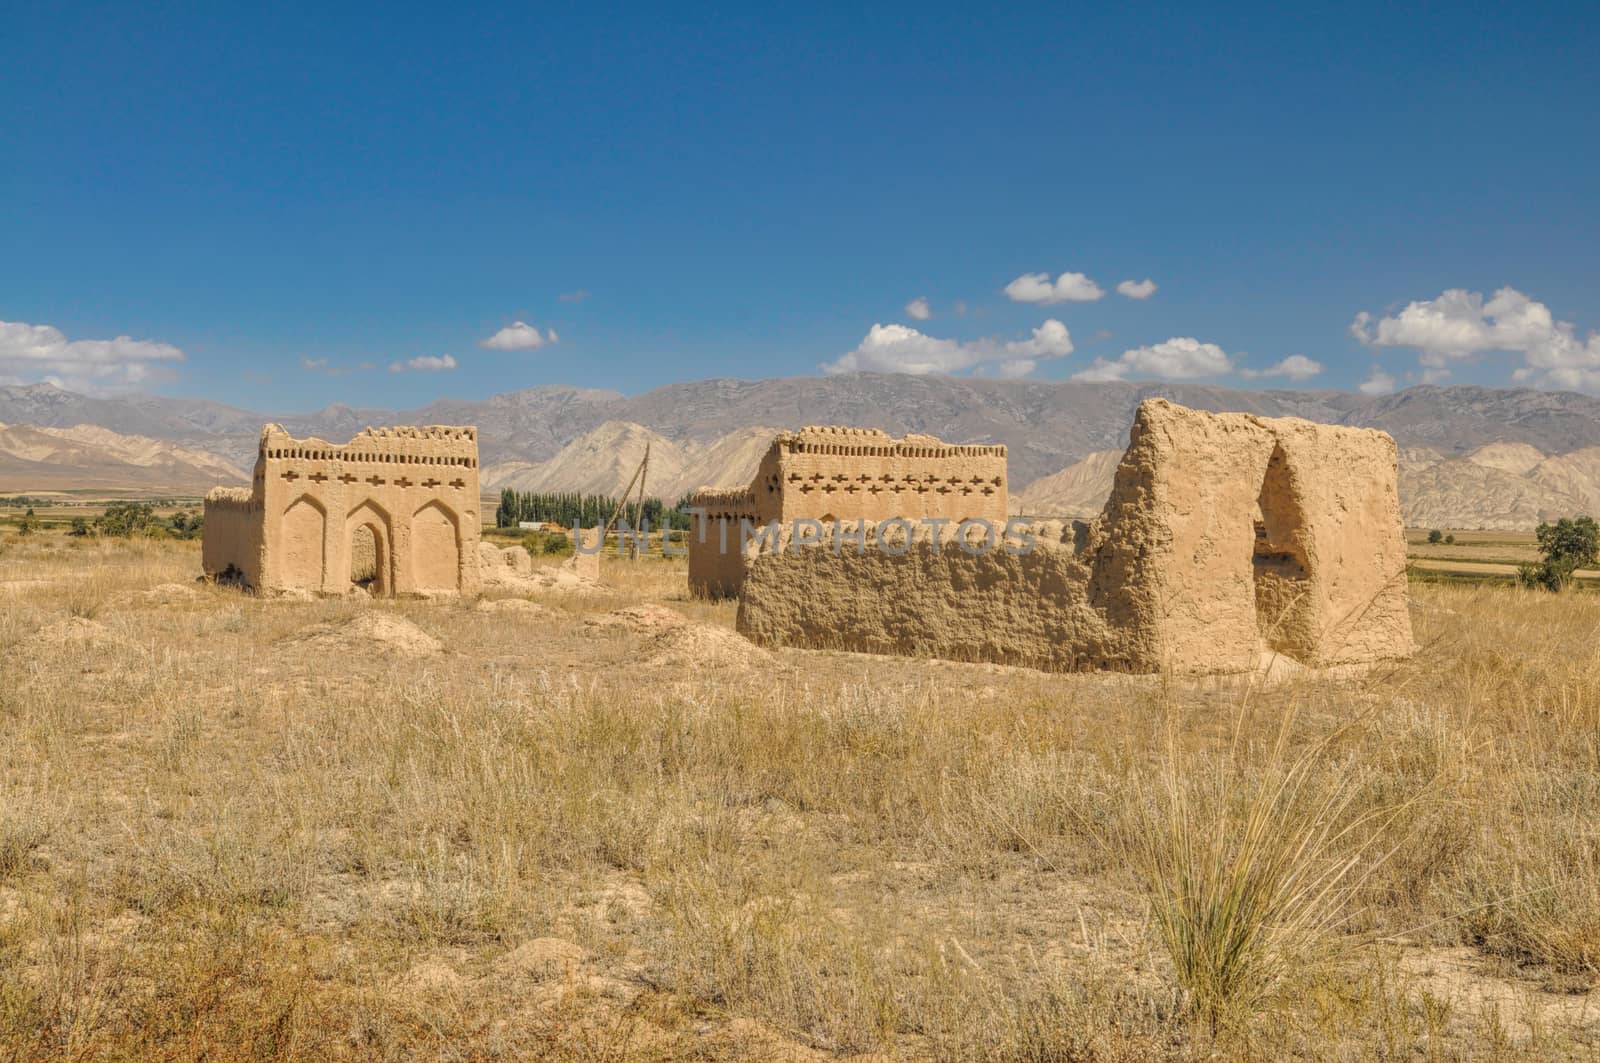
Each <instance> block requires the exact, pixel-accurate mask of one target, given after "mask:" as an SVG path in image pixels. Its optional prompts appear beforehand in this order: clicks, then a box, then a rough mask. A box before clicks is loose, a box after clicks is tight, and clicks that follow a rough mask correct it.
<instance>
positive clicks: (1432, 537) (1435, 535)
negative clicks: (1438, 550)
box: [1428, 528, 1444, 544]
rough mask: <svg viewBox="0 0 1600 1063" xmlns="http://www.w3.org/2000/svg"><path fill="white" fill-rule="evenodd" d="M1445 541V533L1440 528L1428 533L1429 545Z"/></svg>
mask: <svg viewBox="0 0 1600 1063" xmlns="http://www.w3.org/2000/svg"><path fill="white" fill-rule="evenodd" d="M1443 541H1444V532H1442V531H1440V530H1439V529H1438V528H1435V529H1433V531H1431V532H1429V533H1428V542H1429V543H1432V544H1438V543H1441V542H1443Z"/></svg>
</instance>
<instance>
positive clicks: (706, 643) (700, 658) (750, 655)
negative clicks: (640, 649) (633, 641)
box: [644, 623, 776, 669]
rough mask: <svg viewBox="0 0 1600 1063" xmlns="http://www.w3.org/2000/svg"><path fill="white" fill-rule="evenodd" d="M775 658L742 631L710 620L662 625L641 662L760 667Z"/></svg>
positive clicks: (668, 665) (656, 665) (654, 665)
mask: <svg viewBox="0 0 1600 1063" xmlns="http://www.w3.org/2000/svg"><path fill="white" fill-rule="evenodd" d="M775 661H776V658H775V657H773V656H772V654H770V653H768V652H767V651H766V650H764V649H762V648H761V647H760V646H757V645H756V644H755V643H753V642H751V641H750V640H749V639H747V638H745V637H744V636H743V635H740V634H738V633H737V632H733V631H729V630H728V629H727V628H725V627H712V626H710V625H709V624H688V623H685V624H682V625H680V626H677V627H670V628H665V629H662V630H660V631H659V632H658V633H657V634H656V636H655V637H654V638H652V639H651V640H650V643H649V645H647V646H646V647H645V651H644V663H645V664H646V665H648V666H649V667H652V668H696V669H704V668H762V667H766V666H769V665H771V664H773V663H774V662H775Z"/></svg>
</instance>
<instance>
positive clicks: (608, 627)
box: [583, 605, 689, 635]
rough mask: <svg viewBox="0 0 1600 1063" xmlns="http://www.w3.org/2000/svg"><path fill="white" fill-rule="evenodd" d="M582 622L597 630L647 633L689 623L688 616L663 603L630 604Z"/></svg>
mask: <svg viewBox="0 0 1600 1063" xmlns="http://www.w3.org/2000/svg"><path fill="white" fill-rule="evenodd" d="M583 623H584V626H585V627H589V628H593V629H595V630H597V631H632V632H635V633H637V634H646V635H647V634H651V633H653V632H657V631H664V630H667V629H669V628H678V627H683V626H685V625H686V624H688V623H689V618H688V617H686V616H684V615H683V614H682V613H680V612H678V611H677V610H676V609H668V608H667V607H666V606H663V605H630V606H628V607H627V608H626V609H615V610H613V611H611V612H609V613H606V614H605V615H604V616H592V617H590V618H589V619H588V620H585V621H584V622H583Z"/></svg>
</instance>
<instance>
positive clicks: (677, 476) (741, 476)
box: [482, 421, 776, 504]
mask: <svg viewBox="0 0 1600 1063" xmlns="http://www.w3.org/2000/svg"><path fill="white" fill-rule="evenodd" d="M775 434H776V429H772V428H763V427H759V426H758V427H752V428H741V429H739V430H737V431H735V432H730V433H729V434H728V435H726V436H723V437H721V438H720V439H714V440H712V441H711V442H709V443H699V442H695V441H693V440H690V441H687V442H683V443H677V442H674V441H672V440H670V439H668V438H666V437H665V436H662V435H660V434H659V433H656V432H652V431H650V429H648V428H645V427H644V426H643V425H637V424H630V423H628V422H625V421H607V422H606V423H605V424H603V425H601V426H600V427H599V428H596V429H595V430H594V431H592V432H588V433H585V434H584V435H582V436H579V437H578V438H577V439H575V440H573V441H572V442H571V443H568V444H567V445H566V446H565V447H563V448H562V449H561V451H560V452H559V453H558V454H556V456H555V457H553V458H551V459H550V460H549V461H542V462H525V461H508V462H500V463H498V464H495V465H487V466H484V468H483V470H482V482H483V486H484V487H486V488H494V489H498V488H502V487H514V488H516V489H517V490H519V491H581V492H583V493H585V494H604V495H612V496H617V495H620V494H621V493H622V491H623V489H624V488H626V487H627V486H628V481H629V480H630V479H631V478H632V477H633V474H634V471H635V470H636V469H637V468H638V467H639V461H640V459H641V458H643V457H644V449H645V444H646V443H647V442H648V443H649V445H650V467H649V470H648V473H647V477H646V481H645V491H646V493H647V494H650V495H653V496H655V497H657V498H660V499H663V500H664V501H666V502H668V503H669V504H670V503H673V502H676V501H677V500H678V499H680V498H682V497H683V496H684V495H685V494H687V493H689V492H690V491H692V490H694V489H695V488H697V487H734V486H740V485H743V484H747V483H749V482H750V479H751V478H752V477H753V476H754V475H755V470H756V465H757V463H759V462H760V460H761V457H762V455H763V454H765V453H766V452H767V447H768V446H769V445H770V444H771V443H772V437H773V436H774V435H775Z"/></svg>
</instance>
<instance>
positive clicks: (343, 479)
mask: <svg viewBox="0 0 1600 1063" xmlns="http://www.w3.org/2000/svg"><path fill="white" fill-rule="evenodd" d="M339 482H340V483H342V484H353V483H355V482H356V478H355V477H354V476H352V475H350V474H349V473H345V474H344V475H343V476H341V477H339Z"/></svg>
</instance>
